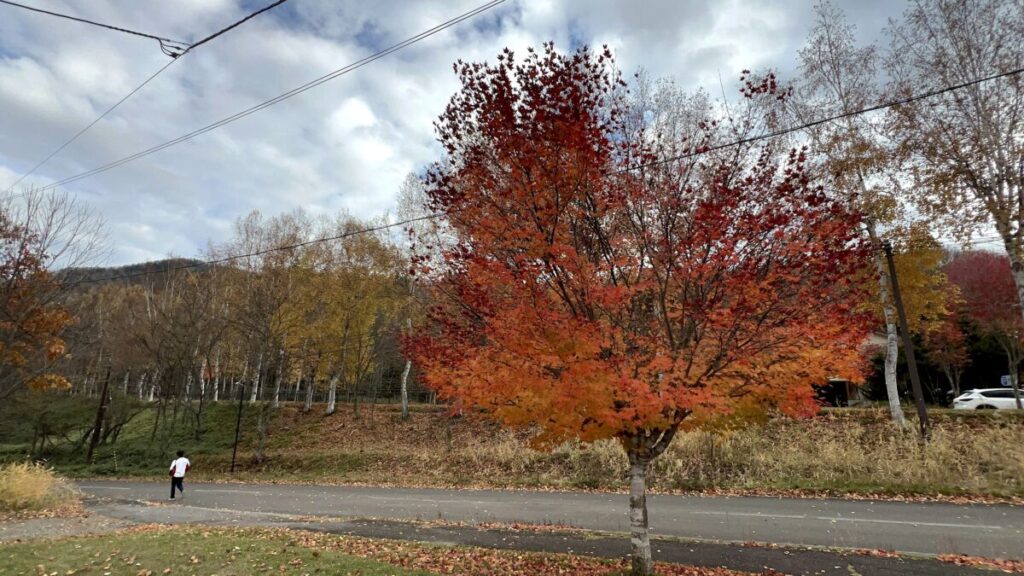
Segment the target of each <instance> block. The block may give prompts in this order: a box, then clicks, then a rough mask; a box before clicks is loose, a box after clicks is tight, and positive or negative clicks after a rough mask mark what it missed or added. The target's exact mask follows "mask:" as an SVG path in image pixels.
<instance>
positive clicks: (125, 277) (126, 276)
mask: <svg viewBox="0 0 1024 576" xmlns="http://www.w3.org/2000/svg"><path fill="white" fill-rule="evenodd" d="M442 215H443V214H442V213H434V214H427V215H426V216H417V217H415V218H408V219H406V220H402V221H399V222H394V223H392V224H382V225H380V226H371V227H369V228H360V229H359V230H353V231H350V232H343V233H341V234H337V235H335V236H324V237H321V238H313V239H312V240H305V241H302V242H296V243H294V244H285V245H282V246H274V247H272V248H264V249H263V250H257V251H255V252H248V253H245V254H235V255H232V256H224V257H221V258H214V259H212V260H204V261H202V262H193V263H190V264H181V265H179V266H172V267H170V268H165V269H163V270H159V271H158V272H159V273H161V274H164V273H167V272H178V271H181V270H189V269H192V268H205V267H207V266H215V265H217V264H226V263H228V262H234V261H235V260H241V259H243V258H252V257H255V256H263V255H265V254H272V253H274V252H283V251H285V250H295V249H297V248H304V247H306V246H312V245H313V244H321V243H323V242H334V241H337V240H344V239H345V238H350V237H352V236H358V235H360V234H369V233H371V232H381V231H383V230H388V229H390V228H395V227H397V226H405V225H406V224H412V223H413V222H420V221H423V220H432V219H434V218H438V217H440V216H442ZM151 273H152V272H150V271H149V270H142V271H139V272H134V273H131V274H121V275H118V276H110V277H106V278H84V279H82V280H76V281H74V282H65V283H64V285H65V286H78V285H81V284H94V283H97V282H111V281H114V280H129V279H131V278H136V277H139V276H148V275H149V274H151Z"/></svg>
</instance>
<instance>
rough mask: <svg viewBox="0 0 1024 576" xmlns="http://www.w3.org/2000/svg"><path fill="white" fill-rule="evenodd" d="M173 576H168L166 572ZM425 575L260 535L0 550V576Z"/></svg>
mask: <svg viewBox="0 0 1024 576" xmlns="http://www.w3.org/2000/svg"><path fill="white" fill-rule="evenodd" d="M167 569H170V571H169V572H167V571H166V570H167ZM165 573H166V574H172V575H174V574H195V575H207V574H217V575H218V576H248V575H256V574H285V575H287V574H293V575H299V574H320V575H335V574H337V575H341V574H360V575H362V576H384V575H392V574H394V575H421V576H423V575H426V574H429V573H428V572H422V571H410V570H405V569H402V568H399V567H397V566H392V565H390V564H383V563H380V562H375V561H372V560H365V559H362V558H356V557H353V556H348V555H346V554H342V553H340V552H335V551H331V550H323V551H321V550H312V549H309V548H304V547H301V546H296V545H294V543H293V542H292V541H291V540H290V539H289V538H288V536H287V535H283V534H268V533H267V532H265V531H230V532H224V531H222V530H211V531H206V530H202V529H199V528H187V529H174V530H161V531H157V532H150V533H128V534H124V533H122V534H117V535H116V536H114V535H106V536H88V537H81V538H69V539H62V540H53V541H40V542H32V543H20V544H8V545H0V575H3V576H8V575H12V576H13V575H15V574H28V575H36V574H59V575H68V574H95V575H108V574H109V575H110V576H122V575H123V576H140V575H141V576H149V575H152V576H159V575H163V574H165Z"/></svg>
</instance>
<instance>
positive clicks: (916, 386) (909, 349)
mask: <svg viewBox="0 0 1024 576" xmlns="http://www.w3.org/2000/svg"><path fill="white" fill-rule="evenodd" d="M882 249H884V250H885V259H886V261H887V262H888V263H889V279H890V280H891V281H892V294H893V299H894V300H895V301H896V313H897V314H898V315H899V318H900V335H901V336H903V351H904V352H905V353H906V354H907V368H908V369H909V370H910V388H911V390H912V391H913V393H914V404H916V405H917V419H918V425H919V426H920V430H921V438H924V439H926V438H928V434H929V428H930V426H929V425H928V410H927V409H926V408H925V405H924V394H923V393H922V392H921V377H920V376H919V375H918V373H917V359H916V358H915V357H914V343H913V341H912V340H911V338H910V328H909V327H908V326H907V312H906V310H904V308H903V296H902V294H900V283H899V280H898V279H897V278H896V264H895V263H894V262H893V258H892V244H891V243H889V241H888V240H886V241H885V242H883V243H882Z"/></svg>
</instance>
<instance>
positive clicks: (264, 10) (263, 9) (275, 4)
mask: <svg viewBox="0 0 1024 576" xmlns="http://www.w3.org/2000/svg"><path fill="white" fill-rule="evenodd" d="M287 1H288V0H277V1H276V2H272V3H270V4H268V5H266V6H264V7H263V8H260V9H259V10H257V11H255V12H253V13H252V14H249V15H248V16H246V17H245V18H242V19H241V20H239V21H237V22H235V23H234V24H232V25H230V26H228V27H226V28H221V29H220V30H218V31H216V32H214V33H213V34H210V35H209V36H207V37H206V38H203V39H202V40H200V41H198V42H196V43H195V44H192V45H191V46H189V47H188V51H191V50H194V49H196V48H198V47H199V46H202V45H203V44H206V43H207V42H209V41H210V40H213V39H214V38H216V37H217V36H220V35H221V34H224V33H225V32H228V31H230V30H232V29H234V28H236V27H238V26H241V25H242V24H245V23H246V22H248V21H249V20H251V19H253V18H255V17H257V16H259V15H260V14H263V13H264V12H266V11H267V10H271V9H273V8H276V7H278V6H280V5H281V4H284V3H285V2H287Z"/></svg>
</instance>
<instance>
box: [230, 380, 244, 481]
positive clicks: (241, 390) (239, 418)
mask: <svg viewBox="0 0 1024 576" xmlns="http://www.w3.org/2000/svg"><path fill="white" fill-rule="evenodd" d="M244 396H245V384H244V383H242V382H239V383H238V416H236V417H235V446H234V447H233V448H232V449H231V473H232V474H234V473H235V456H236V455H237V454H238V433H239V432H240V431H241V429H242V399H243V397H244Z"/></svg>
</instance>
